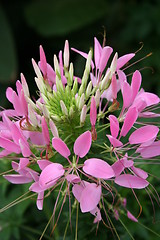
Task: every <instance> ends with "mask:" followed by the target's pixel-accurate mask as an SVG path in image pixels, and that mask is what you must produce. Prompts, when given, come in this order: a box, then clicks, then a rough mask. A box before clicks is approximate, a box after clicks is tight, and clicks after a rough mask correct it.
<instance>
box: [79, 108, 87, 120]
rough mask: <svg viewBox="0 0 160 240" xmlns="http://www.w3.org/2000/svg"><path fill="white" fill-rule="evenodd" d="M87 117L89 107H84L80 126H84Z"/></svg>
mask: <svg viewBox="0 0 160 240" xmlns="http://www.w3.org/2000/svg"><path fill="white" fill-rule="evenodd" d="M86 115H87V106H86V105H84V106H83V108H82V111H81V115H80V124H84V122H85V119H86Z"/></svg>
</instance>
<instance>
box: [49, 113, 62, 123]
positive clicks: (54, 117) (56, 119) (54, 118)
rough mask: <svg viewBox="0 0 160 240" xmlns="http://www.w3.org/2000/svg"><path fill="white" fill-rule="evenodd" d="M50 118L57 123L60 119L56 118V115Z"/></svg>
mask: <svg viewBox="0 0 160 240" xmlns="http://www.w3.org/2000/svg"><path fill="white" fill-rule="evenodd" d="M51 118H52V119H53V120H55V121H57V122H59V121H60V120H61V118H60V117H58V116H57V115H51Z"/></svg>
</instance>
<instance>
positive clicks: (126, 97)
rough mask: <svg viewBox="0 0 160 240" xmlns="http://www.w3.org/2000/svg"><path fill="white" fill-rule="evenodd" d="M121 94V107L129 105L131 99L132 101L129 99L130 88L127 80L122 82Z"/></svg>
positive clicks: (130, 94)
mask: <svg viewBox="0 0 160 240" xmlns="http://www.w3.org/2000/svg"><path fill="white" fill-rule="evenodd" d="M122 95H123V107H124V108H128V107H129V106H130V105H131V101H132V99H131V97H132V89H131V86H130V85H129V84H128V83H127V82H124V83H123V88H122Z"/></svg>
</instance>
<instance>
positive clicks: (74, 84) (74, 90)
mask: <svg viewBox="0 0 160 240" xmlns="http://www.w3.org/2000/svg"><path fill="white" fill-rule="evenodd" d="M77 90H78V81H77V78H75V80H74V83H73V87H72V92H73V95H76V93H77Z"/></svg>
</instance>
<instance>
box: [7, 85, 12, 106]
mask: <svg viewBox="0 0 160 240" xmlns="http://www.w3.org/2000/svg"><path fill="white" fill-rule="evenodd" d="M13 92H14V91H13V89H12V88H11V87H8V88H7V90H6V97H7V99H8V100H9V101H10V102H11V103H12V102H13Z"/></svg>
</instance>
